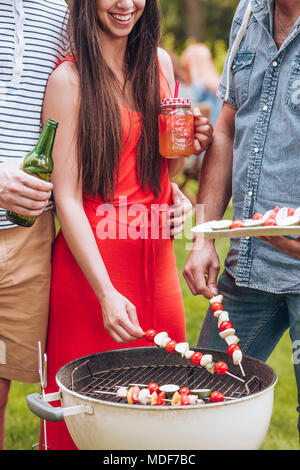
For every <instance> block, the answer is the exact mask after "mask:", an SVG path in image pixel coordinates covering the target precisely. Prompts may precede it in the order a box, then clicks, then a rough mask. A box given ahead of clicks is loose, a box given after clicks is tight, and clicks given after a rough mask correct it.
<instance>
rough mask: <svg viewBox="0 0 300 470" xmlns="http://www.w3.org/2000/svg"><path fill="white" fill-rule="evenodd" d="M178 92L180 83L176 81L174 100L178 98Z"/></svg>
mask: <svg viewBox="0 0 300 470" xmlns="http://www.w3.org/2000/svg"><path fill="white" fill-rule="evenodd" d="M178 91H179V81H176V84H175V93H174V98H178Z"/></svg>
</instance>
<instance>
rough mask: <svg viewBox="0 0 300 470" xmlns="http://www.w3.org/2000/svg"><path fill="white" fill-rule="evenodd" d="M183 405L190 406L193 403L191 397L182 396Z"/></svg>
mask: <svg viewBox="0 0 300 470" xmlns="http://www.w3.org/2000/svg"><path fill="white" fill-rule="evenodd" d="M181 404H182V405H184V406H186V405H190V404H191V402H190V397H189V396H188V395H185V394H183V395H181Z"/></svg>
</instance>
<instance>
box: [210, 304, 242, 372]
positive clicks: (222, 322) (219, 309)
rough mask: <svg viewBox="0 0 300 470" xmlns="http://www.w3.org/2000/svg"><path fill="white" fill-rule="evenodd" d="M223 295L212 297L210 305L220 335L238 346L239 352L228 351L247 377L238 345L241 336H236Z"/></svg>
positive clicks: (229, 343) (230, 343) (228, 342)
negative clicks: (225, 308)
mask: <svg viewBox="0 0 300 470" xmlns="http://www.w3.org/2000/svg"><path fill="white" fill-rule="evenodd" d="M222 302H223V296H222V295H216V296H215V297H213V298H212V299H210V305H211V310H212V312H213V314H214V316H215V317H216V318H217V319H218V327H219V330H220V333H219V334H220V337H221V338H223V339H225V341H226V342H227V344H228V346H231V345H232V344H235V345H236V346H237V347H236V348H235V350H236V351H239V352H237V353H234V351H232V354H230V353H229V352H228V348H227V352H228V354H229V355H230V356H232V358H233V362H234V363H237V364H238V366H239V368H240V369H241V373H242V375H243V377H245V376H246V375H245V371H244V369H243V366H242V357H243V355H242V352H241V349H240V347H239V346H238V345H237V343H238V342H239V338H238V337H237V336H235V329H234V328H233V325H232V323H231V322H230V321H229V314H228V312H227V311H225V310H224V308H223V304H222Z"/></svg>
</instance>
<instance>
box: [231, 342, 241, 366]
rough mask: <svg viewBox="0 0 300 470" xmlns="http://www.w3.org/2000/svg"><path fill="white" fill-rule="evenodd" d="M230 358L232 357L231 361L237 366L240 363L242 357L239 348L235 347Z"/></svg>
mask: <svg viewBox="0 0 300 470" xmlns="http://www.w3.org/2000/svg"><path fill="white" fill-rule="evenodd" d="M236 346H237V345H236ZM232 359H233V363H234V365H235V366H237V365H238V364H239V363H241V362H242V359H243V353H242V351H241V350H240V349H236V350H235V351H233V354H232Z"/></svg>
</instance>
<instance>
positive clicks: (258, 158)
mask: <svg viewBox="0 0 300 470" xmlns="http://www.w3.org/2000/svg"><path fill="white" fill-rule="evenodd" d="M248 3H249V1H248V0H247V1H245V0H242V1H241V2H240V4H239V6H238V8H237V11H236V14H235V17H234V19H233V24H232V29H231V37H230V48H231V47H232V44H233V41H234V40H235V38H236V36H237V34H238V32H239V30H240V27H241V24H242V21H243V18H244V14H245V11H246V8H247V5H248ZM251 4H252V15H251V17H250V20H249V22H248V26H247V29H246V32H245V35H244V37H243V39H242V41H241V43H240V46H239V48H238V50H237V53H236V55H235V58H234V60H233V62H232V65H231V70H230V88H229V97H228V99H227V102H228V103H230V104H232V105H233V106H235V107H236V108H237V113H236V118H235V139H234V149H233V176H232V198H233V199H232V200H233V217H234V218H235V219H248V218H251V217H252V216H253V214H254V213H255V212H261V213H265V212H266V211H268V210H270V209H273V208H274V207H275V206H277V205H278V206H280V207H293V208H297V207H299V206H300V42H299V33H300V17H299V18H298V20H297V22H296V24H295V25H294V27H293V29H292V30H291V32H290V34H289V36H288V38H287V39H286V40H285V42H284V43H283V44H282V46H281V48H280V50H278V48H277V46H276V44H275V42H274V39H273V35H272V34H273V6H274V5H273V4H274V2H272V1H271V0H252V2H251ZM229 52H230V50H229ZM228 57H229V53H228V56H227V60H226V63H225V68H224V72H223V76H222V79H221V83H220V87H219V90H218V96H219V97H220V98H221V99H222V100H225V97H226V85H227V78H226V77H227V74H226V68H227V63H228ZM225 266H226V269H227V271H228V272H229V273H230V274H231V275H233V277H234V278H235V280H236V284H237V285H239V286H244V287H250V288H255V289H260V290H263V291H268V292H273V293H277V294H279V293H298V294H299V293H300V260H296V259H294V258H292V257H291V256H289V255H287V254H284V253H283V252H281V251H279V250H277V249H275V248H274V247H272V246H271V245H269V244H267V243H265V242H263V241H261V240H259V239H257V238H252V237H251V238H241V239H232V240H231V246H230V250H229V253H228V256H227V259H226V263H225Z"/></svg>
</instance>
